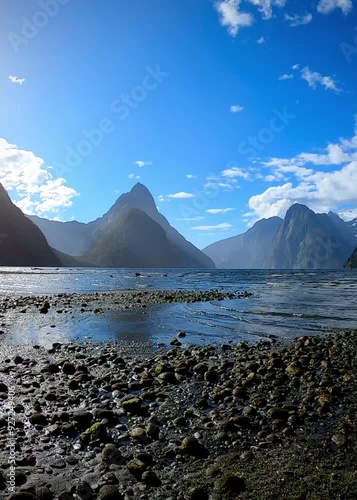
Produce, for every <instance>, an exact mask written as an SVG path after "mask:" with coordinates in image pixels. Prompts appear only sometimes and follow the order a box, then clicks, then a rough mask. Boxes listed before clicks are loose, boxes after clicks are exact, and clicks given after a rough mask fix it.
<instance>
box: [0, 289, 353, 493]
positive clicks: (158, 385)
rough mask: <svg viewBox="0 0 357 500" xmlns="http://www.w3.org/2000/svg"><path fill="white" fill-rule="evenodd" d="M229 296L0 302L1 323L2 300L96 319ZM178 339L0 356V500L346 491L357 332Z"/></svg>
mask: <svg viewBox="0 0 357 500" xmlns="http://www.w3.org/2000/svg"><path fill="white" fill-rule="evenodd" d="M229 295H233V294H219V292H216V291H213V292H204V293H193V292H192V293H191V292H165V291H161V292H159V291H158V292H148V293H145V292H109V293H99V294H90V295H86V296H83V295H81V296H73V295H59V296H52V297H22V298H19V297H17V298H14V297H12V298H2V299H0V314H1V315H2V319H1V318H0V324H1V323H2V322H3V324H4V325H6V320H7V315H8V313H9V311H11V310H12V309H13V308H15V309H16V310H19V311H20V310H26V313H31V312H36V313H37V314H49V311H51V312H52V311H56V314H61V313H59V312H58V311H59V310H60V311H62V313H63V314H65V311H66V310H71V312H73V311H74V313H75V314H80V311H81V310H82V309H83V310H84V311H82V313H81V314H84V313H85V312H87V313H90V314H105V310H107V309H108V307H109V308H126V307H143V306H147V307H150V304H152V303H155V301H158V302H160V301H161V302H164V301H175V300H181V301H191V300H212V299H215V300H219V298H220V297H222V299H223V298H229ZM245 296H246V295H245V294H244V293H243V294H242V297H245ZM236 297H237V295H234V298H236ZM232 298H233V297H232ZM0 329H1V327H0ZM3 331H4V333H3V334H2V340H3V339H4V336H6V331H5V330H3ZM188 341H189V339H187V337H186V334H185V332H179V333H178V335H177V337H175V338H174V339H172V342H171V349H167V348H165V349H163V348H162V347H161V349H156V351H152V352H151V353H148V354H146V355H144V354H142V353H141V354H140V353H137V352H134V351H133V350H132V349H127V348H125V347H123V346H121V345H120V344H119V343H107V344H101V343H85V344H83V343H82V344H77V343H71V344H61V343H54V344H53V345H52V346H51V347H50V348H45V347H43V346H40V345H32V346H26V348H23V349H19V350H18V351H16V352H15V351H12V352H11V353H9V351H8V350H6V351H4V352H3V354H2V357H1V359H0V407H1V410H0V450H1V451H0V466H1V469H0V498H4V499H7V498H12V499H34V498H38V499H57V498H59V499H61V500H67V499H71V498H79V499H80V498H82V499H96V498H98V499H101V500H108V499H125V500H129V499H143V500H156V499H158V500H159V499H162V500H176V499H177V500H209V499H210V500H221V499H230V498H242V499H273V498H280V499H301V500H302V499H305V498H306V499H329V498H331V499H353V498H357V472H356V470H355V462H356V456H357V447H356V446H357V440H356V428H355V427H356V414H357V399H356V384H357V382H356V377H355V372H356V367H357V332H354V331H346V332H342V333H341V332H340V333H338V334H337V333H336V334H333V335H329V336H325V337H299V338H297V339H296V340H295V341H294V342H293V343H291V344H289V345H286V344H280V343H279V342H277V341H276V340H275V339H269V340H267V341H265V342H260V343H256V344H247V343H240V344H237V345H232V344H227V345H220V346H213V345H211V346H193V345H190V344H188V343H187V342H188ZM0 349H1V346H0ZM14 484H15V486H13V485H14Z"/></svg>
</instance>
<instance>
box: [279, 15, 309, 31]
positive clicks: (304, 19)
mask: <svg viewBox="0 0 357 500" xmlns="http://www.w3.org/2000/svg"><path fill="white" fill-rule="evenodd" d="M284 19H285V21H287V22H288V23H289V24H290V26H291V27H292V28H296V27H297V26H303V25H304V24H309V23H311V21H312V14H305V15H304V16H299V15H298V14H293V15H292V16H290V15H289V14H285V16H284Z"/></svg>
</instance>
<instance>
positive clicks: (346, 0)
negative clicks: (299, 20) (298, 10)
mask: <svg viewBox="0 0 357 500" xmlns="http://www.w3.org/2000/svg"><path fill="white" fill-rule="evenodd" d="M352 7H353V5H352V0H320V1H319V3H318V4H317V10H318V12H320V14H330V12H333V11H334V10H335V9H341V10H342V12H343V13H344V14H345V15H347V14H349V13H350V12H351V10H352Z"/></svg>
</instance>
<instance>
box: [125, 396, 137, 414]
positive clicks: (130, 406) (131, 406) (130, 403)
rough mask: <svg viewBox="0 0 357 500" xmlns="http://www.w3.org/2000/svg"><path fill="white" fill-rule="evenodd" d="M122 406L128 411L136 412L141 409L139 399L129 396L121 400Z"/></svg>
mask: <svg viewBox="0 0 357 500" xmlns="http://www.w3.org/2000/svg"><path fill="white" fill-rule="evenodd" d="M121 406H122V408H123V409H124V410H125V411H126V412H128V413H138V412H140V410H141V399H140V398H131V399H125V400H124V401H122V402H121Z"/></svg>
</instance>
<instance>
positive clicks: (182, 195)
mask: <svg viewBox="0 0 357 500" xmlns="http://www.w3.org/2000/svg"><path fill="white" fill-rule="evenodd" d="M194 197H195V195H194V194H192V193H185V191H180V192H179V193H174V194H168V195H167V198H170V199H174V200H185V199H189V198H194Z"/></svg>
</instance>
